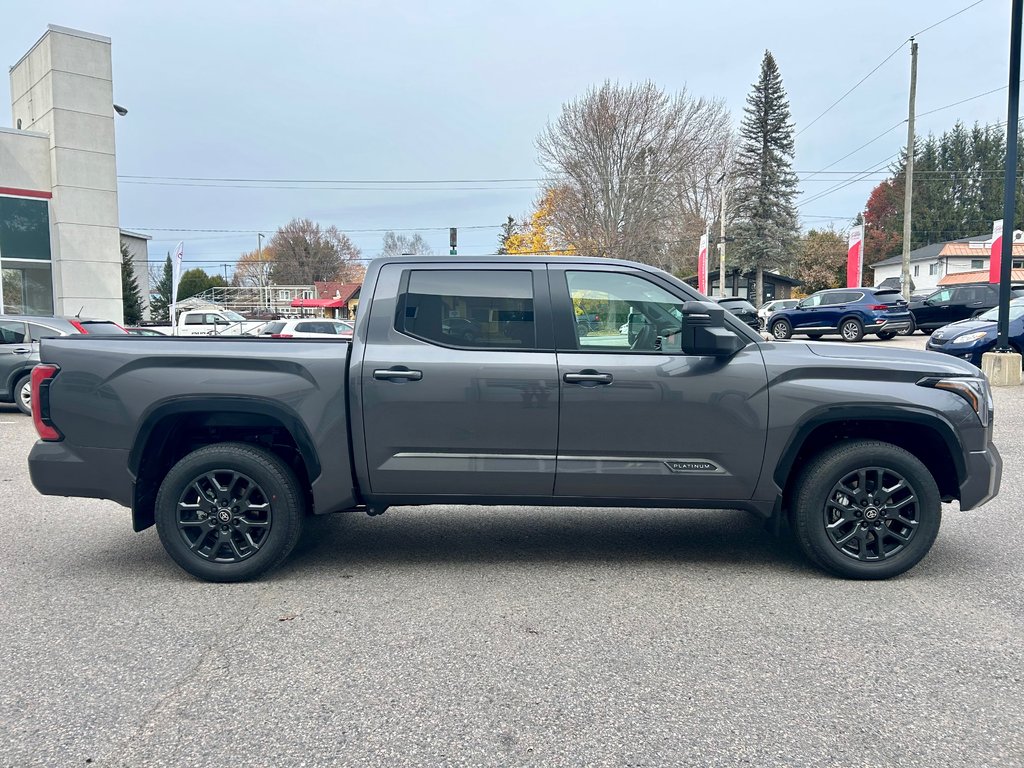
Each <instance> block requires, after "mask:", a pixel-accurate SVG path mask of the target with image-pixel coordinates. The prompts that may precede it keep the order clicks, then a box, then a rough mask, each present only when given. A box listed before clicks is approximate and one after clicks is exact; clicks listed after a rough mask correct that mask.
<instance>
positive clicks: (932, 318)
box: [906, 283, 1024, 335]
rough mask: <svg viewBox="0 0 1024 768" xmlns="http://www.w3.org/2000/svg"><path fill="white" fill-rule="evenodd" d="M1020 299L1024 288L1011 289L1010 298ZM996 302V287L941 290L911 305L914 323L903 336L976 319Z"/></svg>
mask: <svg viewBox="0 0 1024 768" xmlns="http://www.w3.org/2000/svg"><path fill="white" fill-rule="evenodd" d="M1022 296H1024V288H1011V289H1010V298H1019V297H1022ZM998 303H999V286H998V285H993V284H991V283H981V284H977V285H951V286H948V287H946V288H940V289H939V290H937V291H936V292H935V293H933V294H932V295H931V296H929V297H928V298H926V299H924V300H923V301H911V302H910V314H911V315H913V324H912V325H911V326H910V329H909V330H908V331H906V333H907V334H908V335H909V334H911V333H913V332H914V331H916V330H917V329H919V328H920V329H921V330H922V331H924V332H925V333H931V332H932V331H934V330H935V329H936V328H941V327H942V326H944V325H949V324H950V323H955V322H957V321H959V320H969V319H970V318H972V317H977V316H978V315H980V314H982V313H983V312H986V311H987V310H989V309H992V307H994V306H996V305H997V304H998Z"/></svg>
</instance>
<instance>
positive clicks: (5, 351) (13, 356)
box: [0, 320, 32, 396]
mask: <svg viewBox="0 0 1024 768" xmlns="http://www.w3.org/2000/svg"><path fill="white" fill-rule="evenodd" d="M31 356H32V340H31V339H30V338H29V337H28V336H27V334H26V330H25V324H24V323H23V322H21V321H20V320H0V391H3V392H4V393H5V394H6V393H8V392H10V388H11V387H13V386H14V385H15V384H16V383H17V382H16V380H17V379H18V378H20V377H21V375H22V373H23V372H24V370H25V366H26V363H27V361H28V359H29V358H30V357H31ZM15 396H17V393H15Z"/></svg>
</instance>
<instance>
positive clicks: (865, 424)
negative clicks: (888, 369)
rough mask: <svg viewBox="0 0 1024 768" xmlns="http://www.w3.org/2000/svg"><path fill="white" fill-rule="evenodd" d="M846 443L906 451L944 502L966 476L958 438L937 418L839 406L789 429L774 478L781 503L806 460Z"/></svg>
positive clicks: (904, 409)
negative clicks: (863, 442) (867, 443)
mask: <svg viewBox="0 0 1024 768" xmlns="http://www.w3.org/2000/svg"><path fill="white" fill-rule="evenodd" d="M846 439H874V440H881V441H884V442H887V443H891V444H893V445H897V446H899V447H901V448H904V449H906V450H908V451H910V452H911V453H913V454H914V455H915V456H917V457H918V458H919V459H920V460H921V461H922V462H923V463H924V465H925V466H926V467H927V468H928V471H929V472H931V474H932V476H933V477H934V478H935V482H936V484H937V485H938V486H939V492H940V494H941V496H942V498H943V499H944V500H949V499H954V498H957V496H958V494H959V492H960V484H961V482H963V480H964V478H965V477H966V474H967V466H966V462H965V460H964V452H963V446H962V445H961V443H960V439H959V438H958V437H957V434H956V430H955V429H954V428H953V425H952V424H950V423H949V421H947V420H946V419H945V418H944V417H943V416H942V415H941V414H937V413H934V412H932V411H928V410H925V409H922V408H914V407H911V406H886V407H882V408H879V407H878V406H877V405H872V406H863V407H858V406H844V407H842V408H830V409H828V410H826V411H825V412H819V413H816V414H812V415H810V416H809V417H807V418H806V419H805V420H804V421H803V422H802V423H801V424H800V426H799V427H798V428H797V429H796V430H795V431H794V433H793V437H792V438H791V439H790V441H789V443H788V445H787V446H786V448H785V450H784V451H783V452H782V454H781V456H780V457H779V461H778V463H777V464H776V467H775V472H774V475H773V477H774V480H775V484H776V485H777V486H778V487H779V488H780V489H781V490H782V498H783V500H784V501H788V499H789V496H790V493H791V491H792V488H793V486H794V484H795V480H796V476H797V475H798V474H799V471H798V470H799V468H800V466H802V464H803V461H804V460H805V459H806V458H807V457H810V456H813V455H814V454H815V453H816V452H817V451H819V450H820V449H822V448H823V447H825V446H828V445H832V444H834V443H835V442H836V441H837V440H846ZM794 470H797V471H794Z"/></svg>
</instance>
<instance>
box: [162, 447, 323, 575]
mask: <svg viewBox="0 0 1024 768" xmlns="http://www.w3.org/2000/svg"><path fill="white" fill-rule="evenodd" d="M214 470H231V471H236V472H241V473H243V474H245V475H248V476H249V477H250V478H252V480H253V481H254V482H255V483H256V484H257V485H259V486H260V487H261V488H262V489H263V491H264V493H265V494H266V496H267V497H268V498H269V500H270V505H271V507H270V508H271V513H272V519H271V525H270V531H269V532H268V533H267V538H266V541H265V542H263V544H262V545H261V546H260V549H259V551H258V552H256V553H255V554H253V555H251V556H250V557H247V558H246V559H244V560H242V561H240V562H237V563H215V562H210V561H209V560H206V559H205V558H202V557H200V556H198V555H196V554H194V553H193V552H192V551H191V550H190V549H189V547H188V545H187V544H186V543H185V540H184V539H183V537H182V536H181V534H180V532H179V530H178V526H177V506H178V500H179V498H180V496H181V494H182V492H183V491H184V490H185V488H186V487H187V486H188V484H189V483H191V482H192V480H194V479H196V478H197V477H199V476H200V475H202V474H204V473H206V472H210V471H214ZM155 512H156V527H157V533H158V534H159V536H160V541H161V543H162V544H163V546H164V549H165V550H166V551H167V554H169V555H170V556H171V558H172V559H173V560H174V561H175V562H176V563H177V564H178V565H179V566H181V568H182V569H184V570H185V571H187V572H188V573H190V574H191V575H193V576H195V577H196V578H199V579H202V580H204V581H215V582H232V581H246V580H249V579H253V578H256V577H257V576H259V575H260V574H262V573H264V572H265V571H267V570H269V569H271V568H273V567H274V566H276V565H277V564H278V563H280V562H281V561H282V560H283V559H284V558H285V557H287V555H288V553H289V552H290V551H291V550H292V548H293V547H294V546H295V543H296V541H297V540H298V534H299V530H300V527H301V522H302V516H303V509H302V495H301V494H300V493H299V489H298V483H297V481H296V479H295V475H294V473H293V472H292V471H291V470H290V469H289V468H288V466H287V465H285V464H284V463H283V462H282V461H281V460H280V459H279V458H277V457H276V456H274V455H273V454H271V453H269V452H267V451H263V450H261V449H258V448H255V447H252V446H249V445H244V444H237V443H220V444H217V445H212V446H207V447H205V448H200V449H198V450H196V451H194V452H192V453H190V454H188V455H187V456H185V457H184V458H183V459H181V460H180V461H179V462H178V463H177V464H175V465H174V466H173V467H172V468H171V470H170V472H168V473H167V475H166V477H165V478H164V481H163V482H162V483H161V484H160V490H159V492H158V493H157V499H156V510H155Z"/></svg>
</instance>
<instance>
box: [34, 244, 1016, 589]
mask: <svg viewBox="0 0 1024 768" xmlns="http://www.w3.org/2000/svg"><path fill="white" fill-rule="evenodd" d="M362 297H363V299H362V305H361V306H360V311H359V317H358V320H357V321H356V330H355V335H354V337H353V339H352V341H351V342H347V341H334V340H329V341H319V340H315V341H314V340H310V341H306V340H271V339H242V338H237V339H228V338H202V337H200V338H170V337H168V338H155V337H154V338H143V337H130V336H126V337H123V338H90V337H88V336H81V337H68V338H61V339H46V340H44V341H43V342H42V355H41V356H42V364H40V365H39V366H37V367H36V369H35V373H34V375H33V397H34V404H35V406H34V419H35V423H36V429H37V430H38V432H39V436H40V440H39V441H38V442H37V443H36V445H35V446H34V447H33V449H32V452H31V455H30V457H29V467H30V470H31V476H32V482H33V483H34V484H35V487H36V488H37V489H38V490H39V491H40V492H41V493H44V494H51V495H59V496H86V497H96V498H104V499H112V500H114V501H116V502H118V503H119V504H122V505H124V506H125V507H129V508H130V509H131V510H132V520H133V523H134V528H135V530H137V531H141V530H143V529H145V528H147V527H149V526H150V525H153V524H154V523H155V524H156V526H157V530H158V533H159V536H160V539H161V541H162V542H163V545H164V547H165V548H166V550H167V552H168V553H169V554H170V556H171V557H172V558H173V559H174V560H175V561H176V562H177V563H178V564H179V565H180V566H181V567H182V568H184V569H185V570H186V571H188V572H189V573H191V574H193V575H195V576H197V577H199V578H201V579H207V580H210V581H239V580H244V579H250V578H254V577H256V576H258V575H259V574H261V573H263V572H265V571H266V570H267V569H269V568H272V567H274V566H276V565H277V564H279V563H280V562H281V561H282V560H283V559H284V558H285V557H286V556H287V555H288V553H289V552H290V550H291V549H292V547H293V546H294V545H295V543H296V540H297V539H298V537H299V534H300V531H301V528H302V524H303V521H304V519H305V518H306V516H308V515H323V514H328V513H332V512H344V511H353V510H362V511H365V512H368V513H369V514H371V515H376V514H380V513H382V512H384V511H385V509H387V508H388V507H389V506H393V505H420V504H484V505H501V504H517V505H520V504H529V505H550V506H558V507H567V506H597V505H600V506H618V507H675V508H721V509H742V510H746V511H748V512H751V513H753V514H754V515H756V516H758V517H760V518H763V519H764V520H765V521H766V523H767V524H768V525H769V526H771V527H772V528H774V529H775V530H776V531H777V532H782V531H791V532H792V535H793V536H795V538H796V541H797V542H798V544H799V546H800V548H801V549H802V551H803V552H804V553H805V554H806V555H807V557H808V558H809V559H810V560H811V561H812V562H814V563H815V564H817V565H818V566H820V567H822V568H824V569H826V570H828V571H830V572H832V573H834V574H837V575H840V576H845V577H849V578H858V579H881V578H887V577H890V576H894V575H896V574H899V573H902V572H904V571H906V570H907V569H908V568H911V567H912V566H913V565H915V564H916V563H917V562H918V561H919V560H920V559H921V558H922V557H924V555H925V554H926V553H927V552H928V550H929V549H930V548H931V546H932V543H933V541H934V540H935V537H936V534H937V533H938V529H939V523H940V520H941V514H942V503H943V502H950V501H952V500H954V499H956V500H959V502H960V508H961V509H964V510H967V509H972V508H975V507H977V506H979V505H981V504H983V503H985V502H986V501H988V500H989V499H991V498H992V497H993V496H994V495H995V494H996V493H997V491H998V488H999V480H1000V473H1001V468H1002V464H1001V461H1000V458H999V454H998V452H997V451H996V448H995V446H994V445H993V444H992V399H991V394H990V391H989V388H988V383H987V381H986V380H985V378H984V377H983V376H982V374H981V373H980V371H978V369H977V368H975V367H974V366H972V365H970V364H968V363H965V362H963V361H960V360H956V359H954V358H952V357H949V356H945V355H939V354H934V353H929V352H923V351H922V352H915V351H909V350H904V349H899V350H895V349H893V350H889V349H879V348H877V347H870V348H865V347H860V346H858V347H856V348H851V347H850V346H849V345H832V344H828V343H813V342H798V341H786V342H776V341H766V340H764V339H762V338H761V337H760V336H759V335H758V334H757V333H755V332H754V331H752V330H751V329H750V328H749V327H747V326H746V325H744V324H743V323H741V322H739V320H737V319H736V318H734V317H733V316H732V315H730V314H729V313H727V312H725V310H723V309H722V308H721V307H719V306H717V305H715V304H714V303H710V302H707V301H706V300H704V297H703V296H701V295H700V294H698V293H696V292H695V291H694V290H693V289H691V288H689V287H688V286H686V285H685V284H683V283H681V282H680V281H678V280H676V279H675V278H673V277H672V276H671V275H668V274H666V273H664V272H661V271H659V270H657V269H653V268H651V267H647V266H643V265H639V264H632V263H628V262H622V261H614V260H595V259H582V258H567V257H489V258H479V259H466V258H462V259H459V258H449V257H409V258H395V259H388V260H380V261H376V262H373V263H372V264H371V265H370V266H369V268H368V271H367V275H366V281H365V283H364V285H363V289H362ZM581 316H585V317H587V319H588V324H587V328H586V331H585V333H581V332H580V324H579V322H578V318H579V317H581ZM591 318H600V320H593V321H592V322H591V321H590V319H591ZM633 326H635V332H632V333H631V332H628V331H630V330H631V329H632V328H633Z"/></svg>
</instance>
